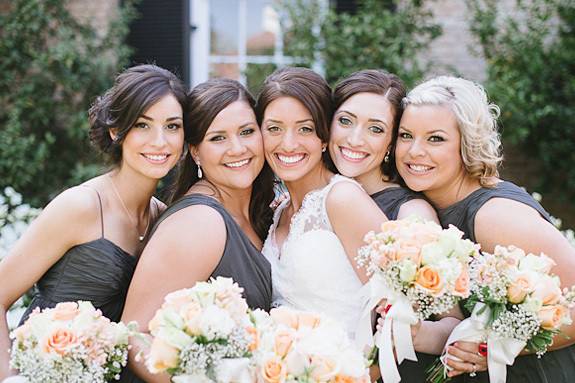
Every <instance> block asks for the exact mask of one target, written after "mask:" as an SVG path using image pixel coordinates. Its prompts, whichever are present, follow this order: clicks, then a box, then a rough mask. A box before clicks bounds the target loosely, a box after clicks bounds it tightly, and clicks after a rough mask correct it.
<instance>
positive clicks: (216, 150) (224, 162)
mask: <svg viewBox="0 0 575 383" xmlns="http://www.w3.org/2000/svg"><path fill="white" fill-rule="evenodd" d="M190 150H191V153H192V157H193V159H194V161H196V163H199V164H200V166H201V168H202V171H203V173H204V176H205V178H206V179H207V180H209V181H210V182H211V183H213V184H214V186H216V187H217V188H218V189H246V188H250V187H251V186H252V183H253V182H254V180H255V179H256V177H257V176H258V174H259V172H260V171H261V170H262V167H263V164H264V154H263V145H262V136H261V133H260V128H259V127H258V124H257V121H256V116H255V114H254V111H253V109H252V107H251V106H250V105H249V104H248V103H247V102H245V101H235V102H233V103H231V104H230V105H228V106H227V107H226V108H224V109H223V110H222V111H220V112H219V113H218V114H217V115H216V117H215V118H214V120H213V121H212V123H211V124H210V126H209V128H208V130H207V131H206V135H205V136H204V138H203V140H202V142H201V143H200V144H199V145H197V146H195V147H191V148H190Z"/></svg>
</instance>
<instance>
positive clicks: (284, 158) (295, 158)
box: [275, 153, 306, 166]
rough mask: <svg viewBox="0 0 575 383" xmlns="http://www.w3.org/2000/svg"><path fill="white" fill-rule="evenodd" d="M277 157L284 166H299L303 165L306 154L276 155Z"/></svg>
mask: <svg viewBox="0 0 575 383" xmlns="http://www.w3.org/2000/svg"><path fill="white" fill-rule="evenodd" d="M275 157H276V158H277V159H278V160H279V163H280V164H281V165H283V166H297V165H298V164H299V163H301V162H302V161H303V160H304V159H305V157H306V154H304V153H297V154H279V153H276V154H275Z"/></svg>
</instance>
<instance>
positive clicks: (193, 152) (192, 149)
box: [188, 144, 200, 164]
mask: <svg viewBox="0 0 575 383" xmlns="http://www.w3.org/2000/svg"><path fill="white" fill-rule="evenodd" d="M188 149H189V150H190V155H191V156H192V159H193V160H194V162H195V163H196V164H197V163H198V162H199V160H200V153H199V152H200V151H199V150H198V147H197V146H194V145H192V144H190V145H188Z"/></svg>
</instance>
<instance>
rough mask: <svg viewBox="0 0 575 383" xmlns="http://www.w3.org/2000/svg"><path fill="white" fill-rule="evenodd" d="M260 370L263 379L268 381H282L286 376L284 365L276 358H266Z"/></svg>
mask: <svg viewBox="0 0 575 383" xmlns="http://www.w3.org/2000/svg"><path fill="white" fill-rule="evenodd" d="M261 372H262V376H263V378H264V381H265V382H268V383H283V382H285V379H286V376H287V368H286V365H285V364H284V363H283V362H282V361H281V360H279V359H277V358H272V359H268V360H267V361H266V362H265V363H264V365H263V366H262V371H261Z"/></svg>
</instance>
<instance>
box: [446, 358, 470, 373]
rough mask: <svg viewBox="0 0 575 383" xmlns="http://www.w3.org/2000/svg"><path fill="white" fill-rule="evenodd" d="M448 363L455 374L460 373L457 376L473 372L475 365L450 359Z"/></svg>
mask: <svg viewBox="0 0 575 383" xmlns="http://www.w3.org/2000/svg"><path fill="white" fill-rule="evenodd" d="M446 362H447V365H448V366H449V367H452V368H453V370H452V371H453V372H459V373H458V374H456V375H459V374H467V373H470V372H473V363H467V362H459V361H457V360H455V359H450V358H447V360H446Z"/></svg>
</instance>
